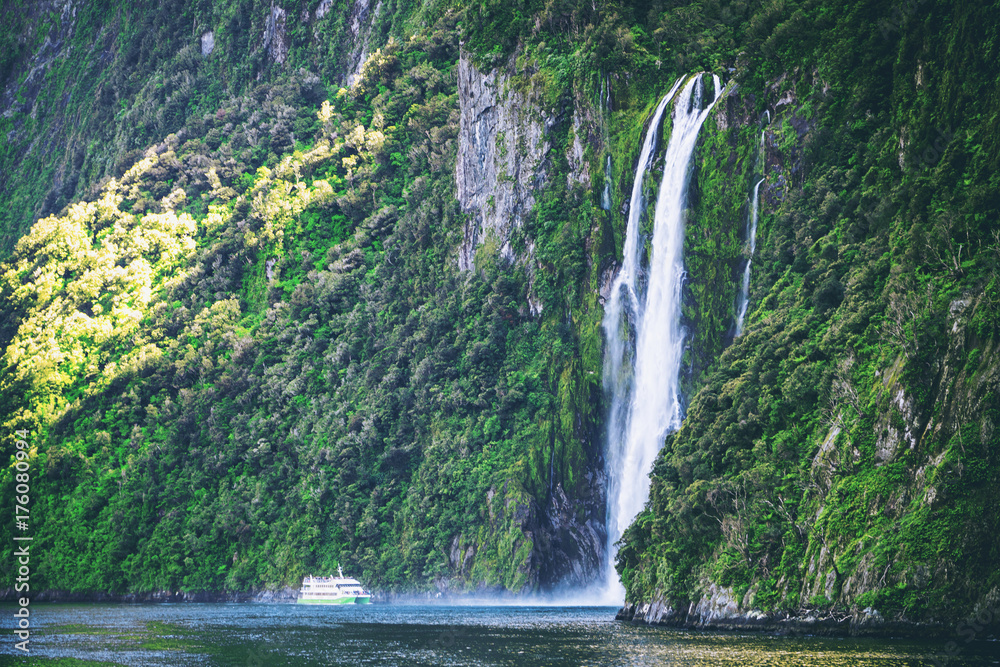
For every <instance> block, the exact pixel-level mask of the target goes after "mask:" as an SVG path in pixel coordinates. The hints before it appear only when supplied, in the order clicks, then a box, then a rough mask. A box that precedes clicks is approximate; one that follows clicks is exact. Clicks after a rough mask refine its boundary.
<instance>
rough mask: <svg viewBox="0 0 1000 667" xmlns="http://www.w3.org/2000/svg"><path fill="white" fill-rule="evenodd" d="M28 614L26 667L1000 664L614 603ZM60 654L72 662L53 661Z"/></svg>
mask: <svg viewBox="0 0 1000 667" xmlns="http://www.w3.org/2000/svg"><path fill="white" fill-rule="evenodd" d="M4 611H6V609H5V610H4ZM33 612H34V613H33V614H32V616H31V619H32V627H33V632H32V638H31V639H32V641H31V647H32V653H31V655H32V657H33V658H35V659H33V660H31V663H33V664H39V665H44V664H52V665H64V664H66V665H68V664H72V665H75V666H82V665H111V664H113V665H128V666H130V667H131V666H135V667H153V666H157V667H159V666H161V665H162V666H168V665H169V666H171V667H174V666H187V665H225V666H239V667H244V666H245V667H263V666H265V665H266V666H271V665H275V666H284V665H296V666H299V665H302V666H311V665H380V666H391V665H400V666H403V665H406V666H409V665H449V666H456V667H457V666H463V667H464V666H468V667H480V666H487V665H511V666H514V665H516V666H517V667H527V666H533V665H539V666H541V665H556V666H562V665H567V666H569V665H574V666H575V665H595V666H596V665H602V666H603V665H678V666H680V665H685V666H686V665H776V666H783V665H822V666H826V667H832V666H835V665H837V666H839V665H844V666H847V665H879V666H885V667H888V666H890V665H891V666H902V665H906V666H910V665H931V664H935V661H937V664H948V665H949V667H959V666H962V665H977V666H978V665H994V664H1000V659H998V657H997V655H996V653H997V651H998V650H1000V646H997V644H996V643H979V644H973V645H965V644H962V646H961V647H960V651H961V652H960V653H959V654H958V655H956V656H955V657H951V658H950V659H947V660H945V659H944V658H945V656H946V655H947V654H946V653H945V646H946V643H945V642H943V641H941V642H921V641H914V640H898V639H828V638H821V637H778V636H773V635H759V634H741V633H700V632H686V631H679V630H671V629H667V628H650V627H645V626H633V625H629V624H626V623H621V622H618V621H614V620H613V618H614V613H615V609H614V608H612V607H541V606H538V607H529V606H443V605H367V606H353V605H345V606H329V607H318V606H311V605H310V606H303V605H291V604H289V605H274V604H191V603H188V604H147V605H111V604H89V605H36V606H34V607H33ZM3 619H4V620H3V623H2V625H3V628H4V634H5V635H6V636H7V639H6V640H5V641H4V642H3V643H2V646H0V664H25V662H24V661H23V658H14V659H12V656H15V655H17V654H18V652H17V651H15V650H14V646H13V641H12V640H11V639H10V636H11V635H12V630H13V623H12V621H11V619H12V616H11V615H10V614H7V613H4V614H3ZM22 655H23V654H22ZM40 658H41V659H40ZM62 658H68V659H71V660H69V661H63V660H52V661H51V662H50V660H49V659H62ZM78 661H86V662H78Z"/></svg>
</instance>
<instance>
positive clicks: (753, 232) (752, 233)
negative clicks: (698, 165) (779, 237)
mask: <svg viewBox="0 0 1000 667" xmlns="http://www.w3.org/2000/svg"><path fill="white" fill-rule="evenodd" d="M765 113H766V114H767V120H768V123H770V122H771V112H770V111H766V112H765ZM763 155H764V130H761V132H760V153H759V155H758V158H757V160H758V164H760V160H761V159H762V157H763ZM763 182H764V179H763V178H761V179H760V180H759V181H757V184H756V185H754V186H753V198H752V199H751V200H750V217H749V220H748V221H747V240H748V241H749V243H750V254H749V256H748V257H747V265H746V267H744V269H743V284H742V285H741V286H740V296H739V300H738V301H737V303H736V337H737V338H739V337H740V336H741V335H742V334H743V322H744V321H745V320H746V316H747V306H749V305H750V264H751V263H753V254H754V252H755V251H756V250H757V211H758V204H759V202H760V200H759V198H758V192H759V190H760V184H761V183H763Z"/></svg>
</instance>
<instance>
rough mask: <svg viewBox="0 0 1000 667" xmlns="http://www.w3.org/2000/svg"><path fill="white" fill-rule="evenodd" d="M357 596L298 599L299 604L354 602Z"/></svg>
mask: <svg viewBox="0 0 1000 667" xmlns="http://www.w3.org/2000/svg"><path fill="white" fill-rule="evenodd" d="M354 600H355V598H353V597H342V598H330V599H324V600H321V599H318V598H299V599H298V600H297V602H298V604H354Z"/></svg>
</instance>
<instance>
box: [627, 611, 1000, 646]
mask: <svg viewBox="0 0 1000 667" xmlns="http://www.w3.org/2000/svg"><path fill="white" fill-rule="evenodd" d="M615 620H617V621H621V622H624V623H629V624H632V625H647V626H651V627H652V626H659V627H666V628H675V629H679V630H696V631H709V632H752V633H759V634H774V635H779V636H818V637H844V638H847V637H868V638H886V639H888V638H906V639H949V638H955V637H963V638H969V641H973V640H997V639H1000V615H997V614H996V613H994V610H991V609H990V608H985V609H983V610H981V611H977V612H975V613H973V614H972V615H971V616H969V617H967V618H962V619H959V620H955V621H953V622H950V623H948V622H943V621H913V620H909V619H907V618H905V617H902V616H900V617H895V618H889V619H886V618H885V617H883V616H882V615H881V614H879V613H878V612H877V611H875V610H872V609H865V610H862V611H855V612H850V611H846V610H842V611H840V612H839V613H838V612H837V611H836V610H830V611H806V612H803V613H798V614H795V613H787V612H772V613H766V612H762V611H757V610H751V611H749V612H742V611H733V610H709V611H704V610H703V609H702V607H701V605H699V606H697V607H696V606H695V604H693V603H692V604H691V605H690V606H689V607H688V609H687V610H683V609H676V608H674V607H673V606H671V605H669V604H667V603H664V602H662V601H656V602H652V603H649V602H646V603H638V604H636V603H630V604H626V605H625V606H623V607H621V608H620V609H619V610H618V612H617V614H615Z"/></svg>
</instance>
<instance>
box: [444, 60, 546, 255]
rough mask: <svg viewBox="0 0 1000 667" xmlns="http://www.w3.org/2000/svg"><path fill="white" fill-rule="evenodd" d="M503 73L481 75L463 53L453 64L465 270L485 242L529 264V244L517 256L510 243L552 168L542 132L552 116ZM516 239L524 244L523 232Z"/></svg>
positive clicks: (460, 253) (503, 253) (498, 250)
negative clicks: (463, 222)
mask: <svg viewBox="0 0 1000 667" xmlns="http://www.w3.org/2000/svg"><path fill="white" fill-rule="evenodd" d="M506 70H507V68H503V69H493V70H492V71H490V72H488V73H486V74H484V73H482V72H480V71H479V70H478V69H477V68H476V66H475V65H474V64H473V63H472V59H471V57H470V55H469V54H468V53H464V52H463V53H462V55H461V56H460V58H459V61H458V103H459V109H460V110H461V116H460V120H459V148H458V167H457V169H456V171H455V178H456V180H457V182H458V190H457V192H456V194H457V196H458V201H459V202H461V204H462V212H463V213H465V214H466V215H467V216H468V219H467V222H466V224H465V231H464V239H463V241H462V246H461V249H460V251H459V258H458V266H459V268H460V269H462V270H464V271H468V270H471V269H473V268H475V253H476V249H477V248H478V247H479V246H480V245H482V244H483V243H489V244H490V245H491V246H493V248H492V249H491V251H492V252H499V254H500V257H501V258H503V260H504V261H506V262H508V263H513V262H514V261H515V259H516V258H517V256H518V255H520V256H522V257H521V258H522V260H526V261H530V260H532V259H533V255H532V252H531V248H530V247H528V248H525V247H522V248H519V250H520V252H519V253H515V251H514V249H513V248H512V247H511V242H512V241H515V239H514V238H513V237H514V235H515V233H516V232H518V231H520V230H521V229H522V228H523V226H524V221H525V218H526V217H527V216H528V214H529V213H531V210H532V208H533V207H534V205H535V193H536V192H537V191H538V190H539V189H541V188H542V187H544V186H545V185H546V181H547V173H546V172H547V171H551V169H552V166H551V165H550V164H547V158H548V153H549V151H550V150H552V146H551V144H550V143H549V141H548V139H547V137H546V134H547V131H548V130H550V129H551V127H552V125H553V124H554V122H555V119H554V118H552V117H550V116H547V115H546V114H545V112H544V111H543V110H542V109H540V108H539V106H538V101H537V100H533V99H531V98H530V97H529V96H528V94H526V93H524V92H519V91H518V90H516V89H515V88H514V84H515V82H514V81H513V80H512V79H511V77H510V76H509V75H508V74H507V73H506ZM520 240H521V245H522V246H523V244H524V240H523V232H522V236H521V239H520ZM515 242H516V241H515Z"/></svg>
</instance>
